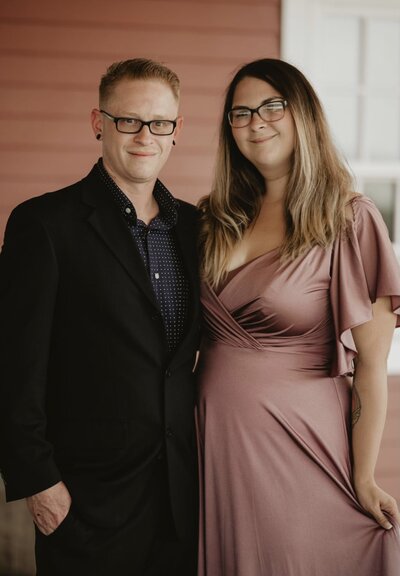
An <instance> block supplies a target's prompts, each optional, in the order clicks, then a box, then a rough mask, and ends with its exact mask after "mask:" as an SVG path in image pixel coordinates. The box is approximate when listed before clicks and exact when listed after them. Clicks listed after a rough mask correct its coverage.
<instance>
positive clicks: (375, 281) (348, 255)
mask: <svg viewBox="0 0 400 576" xmlns="http://www.w3.org/2000/svg"><path fill="white" fill-rule="evenodd" d="M351 207H352V211H353V220H352V222H351V223H350V225H349V230H348V233H347V234H346V235H344V236H343V237H342V238H339V239H337V240H336V242H335V245H334V247H333V256H332V269H331V287H330V298H331V306H332V314H333V323H334V329H335V337H336V354H335V357H334V360H333V363H332V372H331V375H332V376H339V375H341V374H346V373H348V372H352V360H353V358H354V357H355V356H356V354H357V350H356V347H355V344H354V340H353V337H352V334H351V328H354V327H355V326H359V325H360V324H364V323H365V322H368V321H369V320H371V319H372V304H373V303H374V302H375V301H376V300H377V298H380V297H383V296H390V299H391V305H392V310H393V312H394V313H395V314H397V324H396V325H397V326H400V266H399V263H398V261H397V258H396V255H395V253H394V250H393V246H392V243H391V241H390V238H389V235H388V231H387V228H386V225H385V223H384V221H383V218H382V216H381V214H380V212H379V210H378V209H377V207H376V206H375V204H374V203H373V202H372V200H370V199H369V198H367V197H365V196H357V197H355V198H354V199H353V200H352V202H351Z"/></svg>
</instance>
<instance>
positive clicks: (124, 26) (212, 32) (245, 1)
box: [0, 0, 280, 240]
mask: <svg viewBox="0 0 400 576" xmlns="http://www.w3.org/2000/svg"><path fill="white" fill-rule="evenodd" d="M279 44H280V1H279V0H217V1H214V0H175V1H172V2H171V1H169V0H133V1H132V0H114V1H113V2H109V0H96V1H95V2H94V1H90V0H88V1H81V0H68V1H63V0H61V1H59V2H54V1H53V0H35V1H31V0H2V2H1V4H0V88H1V92H0V153H1V160H0V183H1V188H0V190H1V192H0V240H1V238H2V235H3V229H4V225H5V221H6V219H7V217H8V214H9V212H10V210H11V209H12V207H14V206H15V205H16V204H18V203H19V202H21V201H22V200H24V199H25V198H28V197H30V196H36V195H38V194H41V193H43V192H46V191H50V190H54V189H57V188H59V187H61V186H63V185H66V184H68V183H71V182H73V181H75V180H77V179H79V178H81V177H82V176H83V175H84V174H86V173H87V172H88V170H89V169H90V168H91V166H92V164H93V163H94V161H95V160H96V159H97V157H98V155H99V150H100V146H99V144H98V143H97V142H96V141H95V140H94V137H93V135H92V132H91V129H90V125H89V113H90V110H91V109H92V108H93V107H94V106H96V105H97V86H98V81H99V78H100V76H101V75H102V74H103V73H104V71H105V69H106V67H107V66H108V65H109V64H110V63H111V62H114V61H116V60H121V59H125V58H131V57H135V56H144V57H151V58H155V59H159V60H162V61H163V62H165V63H166V64H167V65H169V66H170V67H171V68H173V69H174V70H175V71H176V72H177V73H178V75H179V76H180V78H181V81H182V107H181V111H182V113H183V114H184V116H185V126H184V132H183V135H182V138H181V139H180V141H179V145H178V146H177V147H176V148H175V149H174V150H173V154H172V156H171V159H170V162H169V164H168V166H167V167H166V168H165V170H164V173H163V175H162V177H163V179H164V180H165V182H166V184H167V185H168V186H170V187H171V189H172V190H173V192H174V193H175V195H176V196H179V197H181V198H185V199H187V200H189V201H193V202H195V201H196V200H197V199H198V198H199V197H200V196H202V195H204V194H206V193H208V191H209V187H210V181H211V173H212V168H213V158H214V151H215V147H216V134H217V127H218V119H219V112H220V106H221V103H222V98H223V91H224V89H225V87H226V85H227V83H228V81H229V78H230V75H231V73H232V71H233V70H234V69H235V68H236V67H237V66H238V65H240V64H242V63H244V62H246V61H250V60H252V59H255V58H258V57H266V56H278V55H279Z"/></svg>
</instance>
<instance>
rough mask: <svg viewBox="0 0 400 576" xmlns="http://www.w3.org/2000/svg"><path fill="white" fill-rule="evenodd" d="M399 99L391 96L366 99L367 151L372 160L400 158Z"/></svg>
mask: <svg viewBox="0 0 400 576" xmlns="http://www.w3.org/2000/svg"><path fill="white" fill-rule="evenodd" d="M399 126H400V117H399V101H398V99H397V98H393V97H390V96H371V97H369V98H367V99H366V137H367V142H366V144H367V145H366V153H367V158H368V159H370V160H399V159H400V130H399Z"/></svg>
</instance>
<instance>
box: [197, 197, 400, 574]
mask: <svg viewBox="0 0 400 576" xmlns="http://www.w3.org/2000/svg"><path fill="white" fill-rule="evenodd" d="M352 211H353V220H352V222H351V226H350V228H349V231H348V233H347V234H346V235H344V236H343V237H342V238H340V239H338V240H337V241H336V242H335V243H334V244H333V245H332V247H331V248H329V249H322V248H320V247H314V248H312V249H311V250H310V251H309V252H307V253H306V254H305V255H303V256H301V257H299V258H297V259H296V260H295V261H293V262H289V263H281V262H280V259H279V250H272V251H270V252H267V253H265V254H263V255H261V256H259V257H258V258H256V259H254V260H252V261H251V262H249V263H248V264H246V265H245V266H243V267H241V268H240V269H238V270H237V271H236V274H233V275H232V276H231V277H230V279H229V280H228V282H227V284H226V285H225V286H224V287H223V288H222V290H221V291H220V292H219V293H216V292H215V291H214V290H212V289H211V288H210V287H209V286H208V285H205V284H204V285H203V287H202V303H203V307H204V316H205V338H204V342H203V345H202V350H201V355H200V363H199V367H198V385H199V397H198V413H197V419H198V439H199V453H200V456H199V458H200V481H201V496H202V501H201V523H200V555H199V572H198V574H199V576H358V575H359V576H398V575H399V574H400V538H399V527H398V526H397V525H395V527H394V528H393V529H392V530H391V531H388V532H387V531H385V530H384V529H383V528H381V527H379V526H378V524H377V523H376V522H375V520H374V519H373V518H372V517H370V516H369V515H368V514H367V513H366V512H365V511H364V510H363V509H362V507H361V506H360V504H359V503H358V501H357V498H356V495H355V492H354V488H353V485H352V479H351V448H350V446H351V426H350V412H351V371H352V359H353V358H354V356H355V354H356V350H355V346H354V341H353V339H352V336H351V328H353V327H354V326H357V325H359V324H362V323H364V322H367V321H368V320H370V319H371V318H372V302H374V301H375V300H376V299H377V298H378V297H381V296H390V297H391V302H392V309H393V311H394V312H395V313H396V314H398V315H400V270H399V266H398V263H397V261H396V258H395V255H394V252H393V249H392V246H391V243H390V240H389V237H388V234H387V229H386V227H385V224H384V222H383V220H382V218H381V216H380V214H379V212H378V210H377V208H376V207H375V205H374V204H373V203H372V201H371V200H369V199H367V198H365V197H357V198H356V199H354V200H353V202H352ZM397 323H398V325H400V316H398V322H397Z"/></svg>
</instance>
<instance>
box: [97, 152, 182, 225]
mask: <svg viewBox="0 0 400 576" xmlns="http://www.w3.org/2000/svg"><path fill="white" fill-rule="evenodd" d="M96 167H97V169H98V171H99V173H100V175H101V177H102V179H103V181H104V183H105V184H106V186H107V188H108V190H110V192H111V194H112V196H113V198H114V200H115V201H116V203H117V205H118V207H119V210H120V212H121V214H122V215H123V216H124V218H125V220H126V221H127V222H128V224H129V225H130V226H136V225H137V224H138V222H139V223H140V222H141V221H140V220H139V221H138V218H137V214H136V210H135V207H134V205H133V204H132V202H131V201H130V200H129V198H128V197H127V195H126V194H125V193H124V192H123V191H122V190H121V188H120V187H119V186H118V184H116V182H115V181H114V180H113V179H112V178H111V176H110V174H109V173H108V172H107V170H106V169H105V167H104V164H103V159H102V158H99V160H98V162H97V164H96ZM153 196H154V198H155V199H156V201H157V204H158V206H159V208H160V213H159V214H158V215H157V216H156V217H155V218H154V219H153V220H152V221H151V223H150V225H154V226H155V227H157V228H172V227H173V226H175V225H176V222H177V220H178V206H179V203H178V201H177V200H175V198H174V197H173V196H172V194H171V193H170V192H169V190H168V189H167V188H166V187H165V186H164V184H163V183H162V182H161V181H160V180H158V179H157V180H156V183H155V185H154V189H153Z"/></svg>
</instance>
